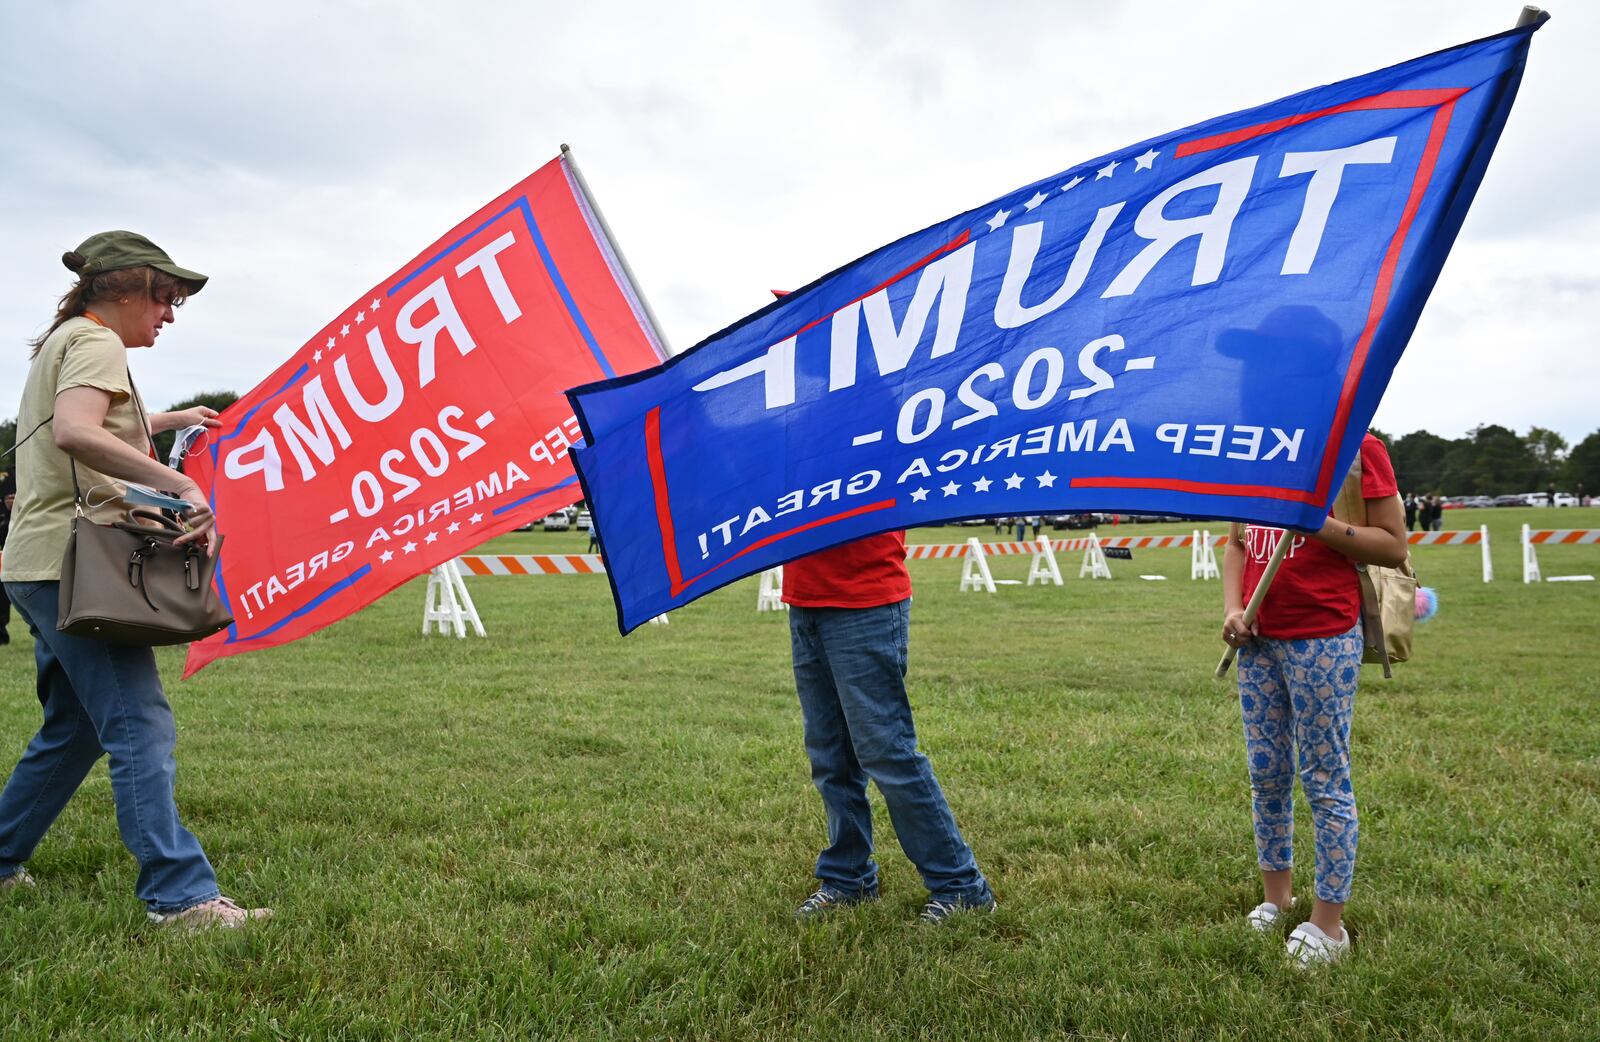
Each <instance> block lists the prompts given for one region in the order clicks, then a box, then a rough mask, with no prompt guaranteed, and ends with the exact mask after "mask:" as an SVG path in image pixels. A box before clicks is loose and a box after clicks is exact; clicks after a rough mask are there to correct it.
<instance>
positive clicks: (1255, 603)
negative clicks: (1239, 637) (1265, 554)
mask: <svg viewBox="0 0 1600 1042" xmlns="http://www.w3.org/2000/svg"><path fill="white" fill-rule="evenodd" d="M1293 542H1294V531H1293V530H1292V529H1288V528H1285V529H1284V530H1283V537H1282V538H1280V539H1279V540H1278V546H1277V548H1276V549H1275V550H1273V551H1272V556H1271V557H1270V558H1269V559H1268V560H1267V567H1266V570H1265V571H1263V572H1262V573H1261V581H1260V582H1258V583H1256V592H1255V593H1252V594H1251V595H1250V603H1249V604H1247V605H1245V609H1244V628H1245V630H1246V631H1248V630H1249V629H1250V627H1251V626H1252V625H1253V624H1254V623H1255V621H1256V613H1257V612H1259V611H1260V610H1261V602H1262V601H1264V600H1266V597H1267V587H1269V586H1271V585H1272V579H1273V577H1274V576H1276V575H1277V574H1278V566H1279V565H1281V564H1283V558H1284V556H1285V555H1286V554H1288V552H1289V546H1290V545H1291V544H1292V543H1293ZM1238 650H1239V649H1238V648H1236V647H1234V646H1233V645H1232V644H1229V645H1228V650H1227V651H1226V652H1224V653H1223V655H1222V661H1221V662H1219V663H1217V679H1218V680H1221V679H1222V678H1223V677H1225V676H1227V675H1228V667H1229V666H1231V665H1233V656H1234V655H1235V654H1236V653H1237V652H1238Z"/></svg>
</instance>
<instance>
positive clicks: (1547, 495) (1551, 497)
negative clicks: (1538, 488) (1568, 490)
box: [1544, 481, 1556, 506]
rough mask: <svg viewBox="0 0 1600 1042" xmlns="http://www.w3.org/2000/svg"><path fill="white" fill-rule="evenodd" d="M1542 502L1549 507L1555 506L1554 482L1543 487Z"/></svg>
mask: <svg viewBox="0 0 1600 1042" xmlns="http://www.w3.org/2000/svg"><path fill="white" fill-rule="evenodd" d="M1544 501H1545V502H1546V503H1547V504H1549V505H1550V506H1555V505H1556V483H1555V482H1554V481H1552V482H1550V484H1549V485H1548V486H1546V487H1545V490H1544Z"/></svg>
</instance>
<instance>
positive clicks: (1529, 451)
mask: <svg viewBox="0 0 1600 1042" xmlns="http://www.w3.org/2000/svg"><path fill="white" fill-rule="evenodd" d="M1372 433H1374V434H1376V435H1377V436H1378V437H1379V438H1382V439H1383V441H1384V442H1385V443H1386V444H1387V445H1388V446H1389V458H1390V459H1391V460H1393V461H1394V472H1395V477H1396V478H1397V479H1398V480H1399V483H1400V491H1402V492H1416V493H1436V494H1441V495H1449V496H1479V495H1482V496H1496V495H1505V494H1507V493H1516V492H1543V491H1544V490H1545V489H1547V488H1549V487H1550V486H1551V485H1554V486H1556V490H1557V491H1560V492H1577V491H1578V490H1579V489H1580V488H1581V489H1582V490H1583V492H1585V493H1586V494H1588V495H1596V494H1600V431H1595V432H1594V433H1593V434H1591V435H1589V436H1588V437H1587V438H1584V439H1583V440H1582V441H1580V442H1578V444H1576V445H1573V446H1570V447H1569V446H1568V445H1567V440H1566V439H1565V438H1563V437H1562V436H1561V435H1559V434H1557V433H1556V432H1555V431H1552V430H1546V429H1545V428H1543V427H1530V428H1529V429H1528V433H1527V434H1525V435H1519V434H1517V432H1515V431H1513V430H1511V429H1510V428H1508V427H1501V426H1500V425H1498V424H1494V423H1490V424H1485V425H1483V426H1482V427H1474V428H1473V429H1472V430H1470V431H1468V432H1467V433H1466V435H1465V436H1464V437H1460V438H1441V437H1440V436H1439V435H1437V434H1430V433H1429V432H1428V431H1412V432H1411V433H1410V434H1406V435H1402V436H1401V437H1399V438H1395V437H1391V436H1390V435H1387V434H1384V433H1383V432H1382V431H1379V430H1376V429H1374V430H1373V432H1372Z"/></svg>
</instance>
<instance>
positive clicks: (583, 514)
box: [577, 510, 590, 532]
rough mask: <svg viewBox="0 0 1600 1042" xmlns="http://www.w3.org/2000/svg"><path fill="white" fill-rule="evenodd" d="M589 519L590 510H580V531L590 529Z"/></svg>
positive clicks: (578, 523) (578, 521) (578, 522)
mask: <svg viewBox="0 0 1600 1042" xmlns="http://www.w3.org/2000/svg"><path fill="white" fill-rule="evenodd" d="M589 520H590V515H589V512H588V511H587V510H580V511H578V520H577V525H578V531H580V532H587V531H588V530H589Z"/></svg>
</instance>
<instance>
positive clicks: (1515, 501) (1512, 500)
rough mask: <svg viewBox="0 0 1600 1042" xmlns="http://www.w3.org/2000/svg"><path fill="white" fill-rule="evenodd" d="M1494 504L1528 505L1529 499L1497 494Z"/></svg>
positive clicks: (1501, 505)
mask: <svg viewBox="0 0 1600 1042" xmlns="http://www.w3.org/2000/svg"><path fill="white" fill-rule="evenodd" d="M1494 505H1495V506H1497V507H1525V506H1527V505H1528V501H1527V500H1525V499H1523V498H1522V497H1521V496H1512V495H1505V496H1495V497H1494Z"/></svg>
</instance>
